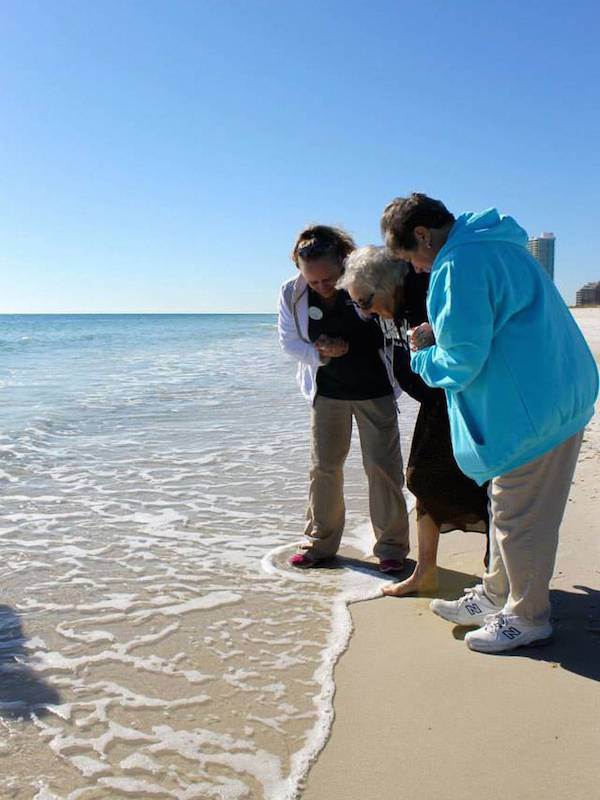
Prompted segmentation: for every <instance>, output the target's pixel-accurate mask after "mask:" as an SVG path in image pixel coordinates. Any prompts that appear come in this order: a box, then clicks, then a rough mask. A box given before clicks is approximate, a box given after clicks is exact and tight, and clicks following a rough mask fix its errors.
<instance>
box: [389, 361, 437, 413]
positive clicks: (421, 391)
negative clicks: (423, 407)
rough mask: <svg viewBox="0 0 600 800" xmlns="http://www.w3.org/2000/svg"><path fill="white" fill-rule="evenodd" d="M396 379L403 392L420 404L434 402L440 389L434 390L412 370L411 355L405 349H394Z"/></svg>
mask: <svg viewBox="0 0 600 800" xmlns="http://www.w3.org/2000/svg"><path fill="white" fill-rule="evenodd" d="M394 377H395V378H396V380H397V381H398V383H399V385H400V388H401V389H402V391H404V392H406V394H408V395H410V396H411V397H412V398H413V400H416V401H417V402H419V403H427V402H430V401H432V400H433V399H434V398H435V396H436V395H437V394H439V392H440V390H439V389H432V388H431V387H430V386H427V384H426V383H425V381H424V380H423V379H422V378H421V376H420V375H417V373H416V372H413V371H412V369H411V368H410V353H409V351H408V350H407V349H406V348H405V347H394Z"/></svg>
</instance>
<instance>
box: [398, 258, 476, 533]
mask: <svg viewBox="0 0 600 800" xmlns="http://www.w3.org/2000/svg"><path fill="white" fill-rule="evenodd" d="M428 286H429V275H428V274H425V273H421V274H417V273H415V272H414V270H413V269H412V267H411V269H410V272H409V274H408V276H407V278H406V280H405V283H404V289H403V293H402V296H401V297H399V298H397V300H398V302H397V305H396V312H397V313H396V315H395V318H394V322H395V324H396V329H397V334H398V335H397V338H396V339H395V345H396V346H395V347H394V375H395V377H396V380H397V381H398V383H399V384H400V386H401V387H402V389H403V390H404V391H405V392H406V393H407V394H409V395H410V396H411V397H413V398H414V399H415V400H418V401H419V403H420V404H421V407H420V409H419V415H418V417H417V422H416V424H415V429H414V433H413V439H412V445H411V450H410V456H409V458H408V466H407V469H406V485H407V487H408V488H409V490H410V491H411V492H412V493H413V494H414V495H415V497H416V498H417V519H418V518H419V517H420V516H423V515H425V514H428V515H429V516H430V517H431V518H432V519H433V521H434V522H435V524H436V525H437V526H438V527H439V529H440V531H442V532H446V531H450V530H455V529H459V530H463V531H478V532H480V533H486V534H487V533H488V528H489V519H488V498H487V484H486V485H484V486H478V485H477V484H476V483H475V482H474V481H472V480H471V479H470V478H468V477H467V476H466V475H465V474H464V473H463V472H462V471H461V470H460V468H459V466H458V464H457V463H456V460H455V458H454V454H453V452H452V442H451V439H450V422H449V420H448V406H447V404H446V395H445V393H444V390H443V389H433V388H431V387H430V386H427V384H426V383H425V382H424V381H423V380H422V379H421V378H420V376H419V375H417V374H416V373H414V372H413V371H412V370H411V368H410V349H409V346H408V338H407V334H406V331H407V329H408V328H414V327H416V326H417V325H419V324H421V323H422V322H426V321H427V310H426V304H425V300H426V297H427V288H428Z"/></svg>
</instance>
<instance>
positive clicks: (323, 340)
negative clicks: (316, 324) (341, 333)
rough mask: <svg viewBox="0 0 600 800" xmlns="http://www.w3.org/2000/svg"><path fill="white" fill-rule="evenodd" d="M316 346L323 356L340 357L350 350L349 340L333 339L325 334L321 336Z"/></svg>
mask: <svg viewBox="0 0 600 800" xmlns="http://www.w3.org/2000/svg"><path fill="white" fill-rule="evenodd" d="M315 347H316V348H317V350H318V351H319V355H320V356H322V357H323V358H339V357H340V356H345V355H346V353H347V352H348V342H346V341H345V340H344V339H332V338H331V337H329V336H325V335H322V336H319V338H318V339H317V341H316V342H315Z"/></svg>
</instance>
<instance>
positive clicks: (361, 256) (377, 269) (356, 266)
mask: <svg viewBox="0 0 600 800" xmlns="http://www.w3.org/2000/svg"><path fill="white" fill-rule="evenodd" d="M407 273H408V262H406V261H399V260H398V259H397V258H394V257H393V256H392V254H391V253H390V251H389V250H387V249H386V248H385V247H375V245H372V244H371V245H368V246H367V247H359V248H358V249H357V250H354V251H353V252H352V253H350V255H349V256H348V257H347V258H346V260H345V261H344V273H343V275H342V276H341V278H340V279H339V281H338V282H337V284H336V285H337V288H338V289H346V290H348V288H349V287H350V286H354V287H355V288H356V289H358V290H359V291H361V292H364V293H365V294H371V293H373V292H382V293H384V294H388V295H393V294H394V292H395V291H396V289H397V287H398V286H402V284H403V283H404V278H405V277H406V274H407Z"/></svg>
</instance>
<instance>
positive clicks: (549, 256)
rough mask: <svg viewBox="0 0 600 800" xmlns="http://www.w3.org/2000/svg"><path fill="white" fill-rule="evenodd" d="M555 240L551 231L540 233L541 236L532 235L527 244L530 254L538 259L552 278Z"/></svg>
mask: <svg viewBox="0 0 600 800" xmlns="http://www.w3.org/2000/svg"><path fill="white" fill-rule="evenodd" d="M555 241H556V237H555V236H554V234H553V233H542V235H541V236H532V237H531V239H530V240H529V244H528V245H527V248H528V250H529V252H530V253H531V255H532V256H533V257H534V258H536V259H537V260H538V261H539V263H540V264H541V265H542V267H543V268H544V269H545V270H546V272H547V273H548V275H549V276H550V277H551V278H552V280H554V243H555Z"/></svg>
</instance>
